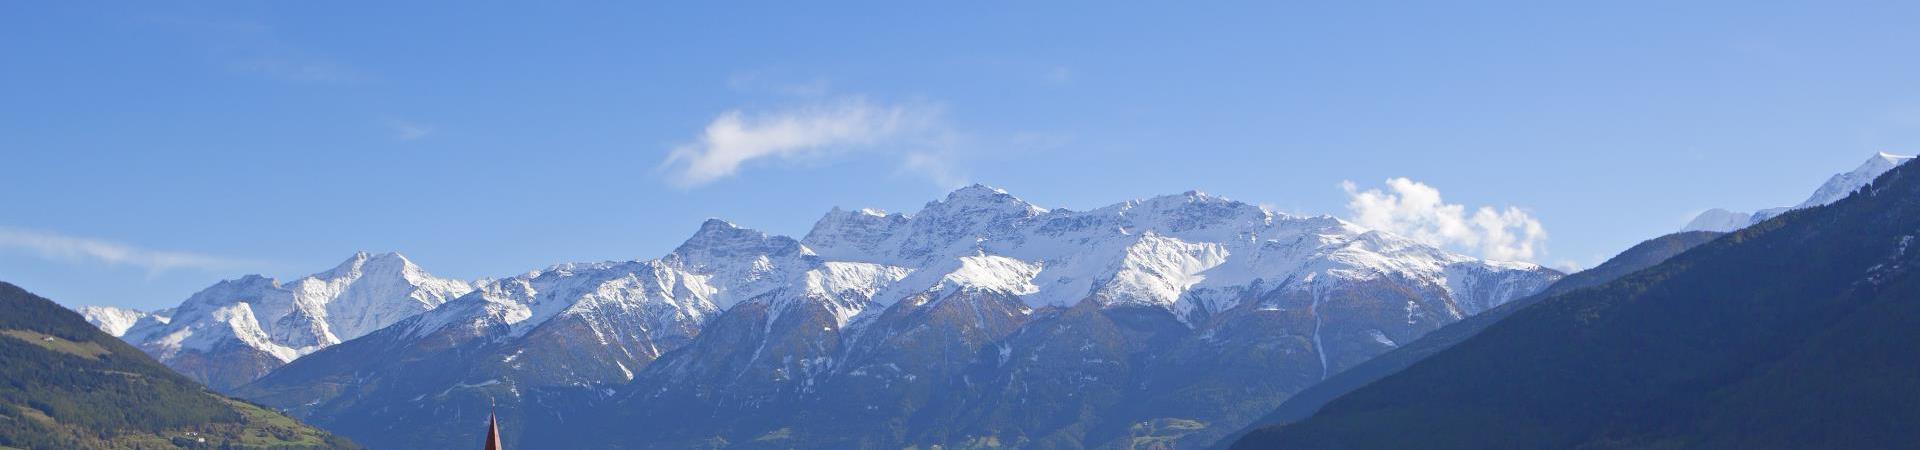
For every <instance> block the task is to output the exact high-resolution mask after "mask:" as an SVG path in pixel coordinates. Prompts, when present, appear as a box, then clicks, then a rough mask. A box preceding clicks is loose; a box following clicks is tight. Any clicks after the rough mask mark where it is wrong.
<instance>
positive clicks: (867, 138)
mask: <svg viewBox="0 0 1920 450" xmlns="http://www.w3.org/2000/svg"><path fill="white" fill-rule="evenodd" d="M952 142H953V138H952V133H951V132H950V131H949V130H948V128H947V127H946V126H944V125H943V123H942V118H941V111H940V108H938V107H937V106H930V105H906V104H881V103H877V102H873V101H869V100H867V99H865V98H863V97H843V98H837V99H826V100H822V101H818V102H813V103H808V104H804V105H799V106H794V107H789V108H785V109H776V110H771V111H756V112H748V111H744V110H738V109H736V110H731V111H726V112H724V113H721V114H720V115H719V117H716V118H714V119H713V121H712V122H709V123H708V124H707V126H706V129H705V130H704V131H703V132H701V134H700V136H699V138H697V139H695V140H694V142H692V143H688V144H684V145H680V146H677V147H674V148H673V150H672V151H671V152H669V153H668V154H667V158H666V160H665V161H663V162H662V163H661V168H662V169H663V170H664V171H666V172H667V176H668V181H669V182H671V183H673V184H674V185H677V186H680V187H683V188H684V187H695V186H700V185H704V184H707V183H712V182H714V181H717V180H720V179H723V178H727V177H731V176H733V175H735V174H737V173H739V172H740V170H741V168H742V167H743V166H746V165H748V164H753V163H754V162H756V161H766V160H777V161H798V160H805V159H817V158H825V157H831V156H836V155H843V154H847V153H853V152H870V153H886V154H889V155H890V156H892V157H895V158H899V159H900V161H899V164H900V165H901V166H900V167H901V168H902V169H903V170H907V171H911V172H915V173H924V174H928V175H929V176H931V177H934V178H935V181H936V182H939V183H942V184H946V182H947V181H951V180H944V181H943V180H940V178H951V177H953V174H954V173H956V172H954V171H953V169H952V167H951V165H950V164H948V163H947V162H949V161H951V160H950V159H946V158H944V157H943V155H945V154H948V152H951V151H952Z"/></svg>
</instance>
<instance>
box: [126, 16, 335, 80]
mask: <svg viewBox="0 0 1920 450" xmlns="http://www.w3.org/2000/svg"><path fill="white" fill-rule="evenodd" d="M147 20H148V21H149V22H151V23H155V24H159V25H162V26H166V27H170V28H173V29H176V30H179V31H181V32H183V33H185V34H188V35H190V36H192V37H194V38H196V39H197V40H198V41H201V42H203V43H204V45H205V47H206V51H207V52H208V55H209V57H211V58H212V59H213V60H214V62H215V64H219V65H223V66H225V67H226V68H227V69H229V70H232V71H234V72H241V73H249V74H254V75H258V76H260V77H264V78H269V79H273V80H279V81H284V82H290V83H320V84H333V83H351V82H358V81H364V80H366V79H367V78H369V77H368V76H367V74H366V72H364V71H362V70H360V69H359V68H356V67H354V66H352V65H350V64H347V63H345V62H342V61H338V60H334V59H331V58H327V57H325V56H322V55H319V54H317V53H314V52H312V51H309V50H307V49H305V48H302V47H301V46H298V45H294V44H293V43H290V42H288V41H286V40H285V39H282V38H281V37H280V34H279V33H276V32H275V31H274V29H273V27H272V26H269V25H267V24H265V23H261V22H256V21H250V20H222V19H207V18H195V17H179V16H162V17H150V18H148V19H147Z"/></svg>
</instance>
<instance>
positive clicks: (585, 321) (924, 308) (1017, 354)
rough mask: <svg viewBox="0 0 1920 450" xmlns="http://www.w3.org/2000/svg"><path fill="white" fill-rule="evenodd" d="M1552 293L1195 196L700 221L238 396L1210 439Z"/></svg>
mask: <svg viewBox="0 0 1920 450" xmlns="http://www.w3.org/2000/svg"><path fill="white" fill-rule="evenodd" d="M1559 277H1560V274H1559V273H1558V272H1554V271H1552V270H1549V269H1544V268H1541V267H1539V266H1536V265H1532V264H1524V263H1505V262H1491V261H1482V260H1478V259H1475V258H1471V257H1466V256H1462V255H1457V254H1452V253H1448V252H1445V251H1442V250H1439V249H1436V248H1433V247H1431V246H1427V245H1424V244H1420V243H1418V242H1414V241H1411V240H1408V239H1405V238H1401V237H1398V236H1394V235H1391V234H1387V233H1382V232H1378V231H1372V230H1367V229H1364V228H1361V227H1358V226H1356V225H1353V224H1350V223H1347V222H1344V221H1341V220H1338V219H1334V218H1331V217H1295V216H1289V215H1285V214H1280V213H1275V212H1272V211H1268V210H1265V209H1263V208H1260V207H1258V206H1254V205H1250V204H1247V203H1242V202H1236V201H1231V200H1227V199H1223V198H1219V197H1214V196H1209V195H1206V194H1202V193H1198V192H1189V193H1186V194H1181V195H1170V196H1162V197H1155V198H1152V199H1146V200H1136V201H1129V202H1123V203H1119V204H1115V205H1111V206H1108V207H1104V208H1099V209H1095V210H1089V211H1071V210H1064V209H1055V210H1048V209H1044V208H1040V207H1038V206H1035V205H1033V204H1031V203H1027V202H1025V201H1023V200H1020V199H1019V198H1017V197H1014V196H1012V195H1010V194H1008V193H1006V192H1005V191H1001V190H999V189H994V188H990V187H986V186H979V185H975V186H970V187H967V188H963V189H960V190H957V191H954V192H953V193H951V194H949V195H948V196H947V197H946V198H945V199H943V200H940V201H935V202H930V203H928V204H927V206H926V207H924V208H923V209H922V210H921V211H919V212H917V213H914V214H910V215H909V214H888V213H884V212H879V211H875V210H853V211H848V210H840V209H835V210H834V211H831V212H829V213H828V214H827V215H826V216H824V217H823V218H821V219H820V220H819V221H818V222H817V223H816V225H815V226H814V227H813V230H812V231H810V232H809V233H808V235H807V237H805V238H804V239H798V240H796V239H792V238H788V237H783V236H774V235H768V234H766V233H761V232H758V231H753V230H749V229H745V228H741V227H738V226H736V225H733V224H731V223H728V222H724V221H720V220H709V221H707V222H706V223H704V224H702V225H701V226H700V229H699V230H698V231H697V232H695V234H694V235H693V236H692V237H691V238H689V239H688V240H687V241H686V243H685V244H682V245H681V246H680V247H679V248H676V249H675V250H674V251H673V252H671V253H669V254H668V255H666V256H663V257H661V258H658V259H653V260H644V261H628V262H605V263H582V264H565V265H560V266H555V267H553V268H550V269H547V270H542V271H535V272H531V273H528V274H525V275H522V276H518V277H511V278H504V279H498V280H491V281H489V282H486V283H484V284H481V285H480V286H478V287H477V288H476V289H475V290H473V291H472V292H469V293H467V294H465V295H463V296H460V297H458V298H456V299H453V300H451V301H448V302H447V303H445V304H444V305H441V306H439V307H437V308H433V309H431V310H430V311H427V312H425V313H421V314H417V315H414V316H412V317H409V318H405V319H403V320H399V321H397V322H395V323H394V324H393V325H392V326H389V327H387V328H384V329H381V330H379V331H375V332H372V333H370V334H368V335H366V336H365V337H363V338H360V339H355V340H351V341H348V342H345V343H343V344H340V345H334V346H330V347H326V348H324V349H321V350H319V351H317V352H314V353H313V354H311V355H307V356H305V357H301V358H299V359H296V360H294V361H293V362H292V363H290V364H288V365H287V366H285V367H282V368H279V369H277V370H274V371H273V372H272V373H271V374H268V375H267V376H265V377H264V378H261V379H259V380H258V381H255V382H253V383H251V384H249V385H247V386H245V387H242V388H239V389H238V390H237V391H236V392H238V393H239V394H240V395H242V396H245V397H247V398H252V399H255V400H257V401H261V402H264V403H267V404H270V405H275V406H276V407H281V408H285V409H287V410H289V411H291V412H293V413H294V414H296V415H298V416H300V417H304V418H308V419H309V420H313V421H315V422H316V423H320V424H323V425H325V426H328V427H329V429H334V430H338V431H340V432H342V433H345V434H347V435H349V436H354V437H355V438H356V439H359V440H363V441H364V442H367V443H369V444H371V445H375V446H392V447H397V448H419V447H438V446H444V445H449V444H448V443H457V442H464V441H465V440H470V439H472V438H475V437H474V436H468V434H471V432H472V430H467V429H465V428H458V427H453V428H448V427H445V426H444V425H445V424H447V423H464V422H460V421H472V420H479V418H481V417H483V416H484V415H485V414H486V413H487V412H488V411H492V410H496V409H497V410H498V411H499V413H500V415H501V417H502V418H503V421H502V424H503V427H504V428H505V429H504V430H503V431H504V432H505V434H506V435H507V436H508V439H510V440H519V439H537V440H538V442H546V443H553V444H555V445H561V444H565V445H576V446H587V447H603V446H609V445H618V446H628V447H657V446H663V445H682V444H684V445H695V444H693V443H696V442H701V441H706V440H711V439H723V440H727V441H730V442H735V443H739V442H742V441H746V442H764V443H766V445H770V446H831V447H888V446H904V445H935V444H939V445H948V446H951V445H959V444H964V443H966V442H986V441H998V442H1002V443H1019V444H1018V445H1042V446H1051V445H1064V444H1059V443H1064V442H1069V441H1072V442H1079V441H1088V443H1087V444H1086V445H1087V446H1089V447H1100V446H1115V445H1124V444H1125V443H1126V442H1133V440H1135V439H1147V440H1156V439H1157V440H1165V441H1167V442H1184V443H1186V444H1183V445H1193V444H1196V443H1204V442H1210V439H1214V438H1217V437H1218V436H1221V435H1224V434H1225V433H1226V432H1229V431H1232V429H1233V428H1236V427H1238V426H1239V423H1244V421H1250V420H1251V419H1252V418H1253V417H1255V416H1257V415H1258V414H1259V413H1261V412H1263V411H1264V410H1266V409H1269V408H1271V407H1272V406H1273V405H1275V404H1277V403H1278V401H1279V400H1280V399H1282V398H1284V397H1285V396H1286V395H1287V394H1289V393H1291V392H1293V391H1295V390H1298V389H1300V388H1303V387H1305V386H1306V385H1309V384H1311V383H1313V382H1315V381H1318V380H1320V379H1321V378H1324V377H1326V376H1328V375H1330V374H1332V373H1337V372H1338V371H1340V370H1342V369H1344V368H1346V367H1349V366H1351V365H1353V364H1357V363H1359V362H1360V361H1364V360H1366V359H1367V358H1369V357H1371V356H1373V355H1376V354H1379V353H1381V352H1384V351H1386V350H1388V349H1391V348H1393V347H1394V346H1396V345H1398V343H1399V342H1410V341H1412V340H1414V339H1416V338H1418V337H1419V336H1420V335H1422V334H1424V333H1426V332H1427V331H1431V330H1433V329H1436V328H1438V327H1440V326H1442V325H1445V324H1447V323H1451V322H1453V321H1457V320H1459V319H1461V318H1463V317H1467V316H1470V315H1472V314H1475V313H1479V312H1481V311H1484V310H1487V309H1490V308H1493V307H1496V306H1498V305H1500V304H1502V303H1505V302H1507V301H1509V300H1512V299H1515V298H1519V297H1522V296H1525V295H1527V294H1530V293H1532V292H1534V291H1537V290H1539V289H1541V288H1543V287H1545V286H1546V285H1548V284H1549V283H1551V282H1552V281H1554V280H1556V279H1558V278H1559ZM179 320H181V319H179V318H178V316H176V318H175V321H176V322H178V321H179ZM1048 330H1052V331H1048ZM1099 330H1106V331H1099ZM1092 369H1098V372H1097V373H1104V374H1105V375H1097V374H1096V372H1088V370H1092ZM1022 374H1025V375H1022ZM1176 374H1178V375H1176ZM1035 377H1040V378H1035ZM1023 379H1025V380H1040V379H1047V380H1052V381H1049V383H1051V384H1050V385H1049V386H1050V387H1047V388H1045V389H1038V390H1036V388H1037V386H1034V385H1030V384H1029V385H1025V386H1027V387H1022V386H1023V385H1022V384H1021V383H1030V382H1031V381H1025V382H1023V381H1021V380H1023ZM954 383H957V386H961V388H959V389H946V388H940V389H935V387H936V386H953V385H955V384H954ZM1008 383H1013V384H1008ZM968 386H971V387H968ZM1091 390H1106V391H1110V392H1113V395H1112V396H1103V397H1098V398H1085V397H1081V396H1080V394H1079V393H1080V392H1091ZM944 391H951V392H944ZM1233 391H1240V393H1238V394H1229V392H1233ZM1020 392H1025V394H1021V393H1020ZM1202 392H1207V393H1206V394H1201V393H1202ZM1127 396H1141V398H1152V399H1154V400H1151V402H1155V403H1158V404H1163V406H1165V407H1164V408H1160V407H1156V408H1134V407H1124V408H1123V407H1120V406H1122V405H1120V404H1119V403H1117V402H1118V401H1119V400H1120V399H1121V398H1124V397H1127ZM1021 398H1025V399H1030V400H1031V401H1033V402H1036V404H1038V403H1047V404H1054V405H1056V406H1054V407H1069V406H1068V405H1079V406H1071V407H1072V408H1081V411H1082V412H1080V413H1074V414H1071V415H1068V416H1060V417H1058V418H1054V417H1047V418H1044V419H1043V420H1040V421H1037V422H1036V421H1027V420H1025V419H1022V420H1013V421H1009V420H1007V419H1008V418H1011V417H1024V416H1027V415H1029V414H1033V413H1034V412H1037V411H1043V410H1045V408H1042V407H1039V406H1032V407H1023V406H1018V405H1017V404H1012V403H1006V401H1008V400H1014V399H1021ZM826 399H839V400H835V401H827V400H826ZM854 399H864V400H859V401H855V400H854ZM842 400H844V401H842ZM1023 401H1024V400H1023ZM776 405H777V406H776ZM769 408H778V409H780V410H783V411H813V412H812V413H796V414H791V415H787V416H785V417H786V418H782V417H773V416H767V415H766V414H764V413H763V412H764V411H771V410H773V409H769ZM846 408H852V409H846ZM1035 408H1038V409H1035ZM1046 408H1052V407H1046ZM1164 411H1182V412H1180V413H1179V414H1182V415H1184V416H1176V417H1162V416H1159V415H1156V414H1160V413H1161V412H1164ZM1009 414H1012V416H1009ZM615 417H620V418H627V419H628V420H625V421H620V422H608V423H605V424H600V426H604V427H607V428H605V429H613V430H620V432H619V433H595V434H580V433H567V432H565V430H569V429H584V428H579V427H586V426H595V425H592V423H593V422H594V421H596V420H611V419H609V418H615ZM700 417H715V418H722V419H717V420H714V419H702V420H694V421H692V422H687V420H692V419H696V418H700ZM804 417H819V418H826V417H839V418H841V419H839V420H835V421H830V422H817V421H808V420H801V419H797V418H804ZM935 417H946V418H948V419H940V420H935V419H933V418H935ZM1075 417H1077V418H1075ZM1033 418H1035V419H1041V417H1039V416H1033ZM1057 419H1066V420H1067V421H1066V422H1058V421H1057ZM929 420H932V422H926V421H929ZM1216 422H1217V423H1216ZM635 423H641V424H644V425H639V426H635V425H633V424H635ZM1139 424H1145V425H1143V426H1150V427H1156V426H1157V425H1155V424H1162V425H1164V424H1174V425H1170V427H1171V428H1168V429H1166V430H1159V431H1154V432H1151V433H1147V435H1142V436H1139V437H1129V436H1130V433H1131V432H1130V431H1128V430H1129V428H1130V427H1133V426H1135V425H1139ZM523 427H524V428H523ZM845 427H856V428H853V429H846V428H845ZM442 429H446V430H451V431H448V432H447V434H440V433H438V432H433V431H425V432H423V431H422V430H442ZM595 429H601V428H595ZM402 430H405V431H406V432H405V433H402V432H401V431H402ZM782 430H785V431H782ZM768 436H772V437H769V438H768V439H769V440H766V441H756V439H759V438H761V437H768ZM776 437H777V439H775V438H776ZM528 442H532V441H528ZM1048 442H1051V443H1055V444H1044V445H1043V444H1042V443H1048ZM509 445H512V443H511V442H510V443H509ZM1076 445H1077V444H1076Z"/></svg>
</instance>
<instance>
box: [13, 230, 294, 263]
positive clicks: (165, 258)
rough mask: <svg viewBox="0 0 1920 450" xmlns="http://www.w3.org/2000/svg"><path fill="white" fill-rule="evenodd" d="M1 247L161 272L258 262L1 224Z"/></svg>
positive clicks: (48, 257)
mask: <svg viewBox="0 0 1920 450" xmlns="http://www.w3.org/2000/svg"><path fill="white" fill-rule="evenodd" d="M0 249H7V250H15V251H24V252H28V253H32V254H34V255H36V256H39V257H41V258H46V259H52V260H60V261H69V262H86V263H99V264H107V265H116V266H120V265H124V266H134V267H140V268H144V269H147V270H148V271H149V272H153V273H158V272H164V271H168V270H173V269H208V270H228V269H235V268H241V267H247V266H252V265H255V264H256V263H254V262H251V261H246V260H241V259H234V258H226V257H219V256H212V255H204V254H199V253H189V252H175V251H160V250H149V249H143V248H138V247H134V246H131V245H127V244H122V243H118V242H113V241H109V240H104V239H95V238H88V237H78V236H67V235H63V234H59V233H51V232H45V231H36V230H28V229H21V228H13V227H4V226H0Z"/></svg>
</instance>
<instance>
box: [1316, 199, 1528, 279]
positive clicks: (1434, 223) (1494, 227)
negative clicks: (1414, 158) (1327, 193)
mask: <svg viewBox="0 0 1920 450" xmlns="http://www.w3.org/2000/svg"><path fill="white" fill-rule="evenodd" d="M1340 188H1341V189H1343V190H1345V191H1346V192H1347V210H1348V211H1349V212H1350V213H1351V214H1352V218H1351V220H1353V221H1354V223H1357V224H1360V225H1361V226H1364V227H1367V228H1373V229H1376V230H1383V231H1387V232H1391V233H1394V234H1399V235H1402V236H1406V237H1408V238H1412V239H1414V240H1418V241H1421V242H1425V243H1428V244H1432V245H1436V246H1443V247H1449V248H1453V249H1456V250H1464V251H1469V252H1472V253H1475V254H1478V255H1480V256H1481V257H1484V258H1489V259H1496V260H1507V261H1532V260H1533V259H1534V258H1535V257H1536V256H1541V255H1543V254H1544V253H1545V251H1544V249H1545V246H1546V241H1547V231H1546V229H1545V228H1544V227H1542V226H1541V225H1540V221H1539V220H1537V219H1535V218H1534V217H1533V216H1532V215H1529V214H1527V212H1526V211H1524V210H1521V209H1520V208H1517V207H1512V206H1508V207H1506V208H1505V209H1495V208H1493V207H1490V206H1482V207H1480V208H1477V209H1474V210H1473V213H1472V214H1468V213H1467V207H1466V206H1464V205H1459V204H1451V203H1446V202H1445V201H1443V200H1442V199H1441V198H1440V190H1439V189H1435V188H1434V187H1432V186H1428V185H1426V184H1424V183H1420V182H1417V181H1413V180H1410V179H1406V178H1393V179H1389V180H1387V190H1386V191H1381V190H1379V189H1368V190H1365V191H1361V190H1359V188H1358V187H1357V186H1355V185H1354V184H1353V182H1351V181H1343V182H1341V183H1340Z"/></svg>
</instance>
